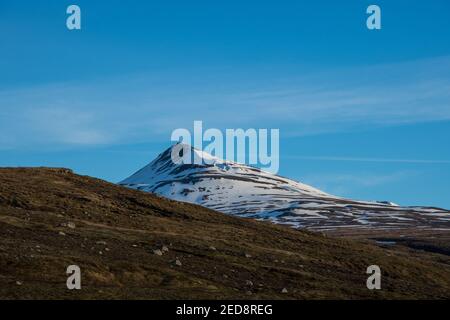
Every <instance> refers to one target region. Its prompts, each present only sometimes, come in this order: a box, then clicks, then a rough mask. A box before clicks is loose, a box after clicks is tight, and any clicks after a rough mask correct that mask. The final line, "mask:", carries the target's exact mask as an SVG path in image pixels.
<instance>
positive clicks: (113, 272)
mask: <svg viewBox="0 0 450 320" xmlns="http://www.w3.org/2000/svg"><path fill="white" fill-rule="evenodd" d="M68 222H72V223H74V224H75V226H76V227H75V228H74V229H71V228H69V227H67V226H66V224H67V223H68ZM60 232H63V233H64V234H65V235H61V234H59V233H60ZM162 245H166V246H168V248H169V252H168V253H166V254H164V255H162V256H158V255H155V254H153V250H155V249H159V248H161V246H162ZM211 246H214V247H215V248H216V250H213V249H212V248H210V247H211ZM246 255H247V256H246ZM248 255H251V257H248ZM176 259H178V260H179V261H180V262H181V263H182V265H181V266H179V265H176V264H175V260H176ZM71 264H77V265H79V266H80V267H81V270H82V290H79V291H69V290H67V288H66V285H65V282H66V274H65V270H66V267H67V266H68V265H71ZM371 264H377V265H379V266H380V267H381V269H382V274H383V278H382V290H379V291H370V290H368V289H367V288H366V277H367V275H366V274H365V271H366V268H367V266H369V265H371ZM248 281H251V283H250V282H248ZM283 288H286V289H287V290H288V292H287V293H282V292H281V291H282V289H283ZM449 297H450V266H449V265H448V264H446V263H444V262H439V261H438V260H437V259H428V256H427V254H426V253H424V254H415V255H414V256H410V255H408V253H407V252H404V251H392V250H384V249H381V248H378V247H376V246H372V245H370V244H367V243H363V242H361V241H350V240H343V239H338V238H332V237H326V236H323V235H319V234H314V233H310V232H304V231H298V230H293V229H290V228H288V227H284V226H276V225H273V224H270V223H268V222H258V221H253V220H246V219H240V218H236V217H230V216H227V215H224V214H221V213H217V212H214V211H212V210H208V209H204V208H202V207H199V206H195V205H190V204H186V203H180V202H175V201H170V200H166V199H162V198H159V197H156V196H154V195H151V194H146V193H142V192H139V191H133V190H128V189H125V188H122V187H119V186H116V185H114V184H110V183H107V182H104V181H101V180H98V179H93V178H90V177H83V176H78V175H75V174H73V173H71V172H70V171H68V170H64V169H0V298H3V299H4V298H7V299H15V298H26V299H34V298H50V299H60V298H76V299H78V298H82V299H94V298H105V299H109V298H122V299H128V298H130V299H131V298H133V299H140V298H145V299H181V298H192V299H196V298H205V299H209V298H211V299H218V298H228V299H239V298H251V299H253V298H255V299H268V298H280V299H304V298H314V299H323V298H327V299H329V298H337V299H340V298H362V299H367V298H377V299H379V298H449Z"/></svg>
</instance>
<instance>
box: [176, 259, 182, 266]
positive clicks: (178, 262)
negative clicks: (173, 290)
mask: <svg viewBox="0 0 450 320" xmlns="http://www.w3.org/2000/svg"><path fill="white" fill-rule="evenodd" d="M175 264H176V265H177V266H180V267H181V265H182V264H181V261H180V260H178V259H177V260H175Z"/></svg>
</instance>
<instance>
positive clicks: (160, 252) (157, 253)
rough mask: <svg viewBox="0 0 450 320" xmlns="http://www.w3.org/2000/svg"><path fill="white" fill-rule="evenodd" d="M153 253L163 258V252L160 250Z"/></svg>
mask: <svg viewBox="0 0 450 320" xmlns="http://www.w3.org/2000/svg"><path fill="white" fill-rule="evenodd" d="M153 253H154V254H156V255H157V256H162V255H163V253H162V251H161V250H159V249H156V250H153Z"/></svg>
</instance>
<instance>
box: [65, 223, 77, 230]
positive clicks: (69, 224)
mask: <svg viewBox="0 0 450 320" xmlns="http://www.w3.org/2000/svg"><path fill="white" fill-rule="evenodd" d="M76 227H77V226H76V225H75V223H73V222H68V223H67V228H70V229H75V228H76Z"/></svg>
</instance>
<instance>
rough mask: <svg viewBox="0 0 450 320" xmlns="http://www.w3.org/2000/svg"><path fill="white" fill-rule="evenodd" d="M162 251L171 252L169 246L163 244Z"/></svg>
mask: <svg viewBox="0 0 450 320" xmlns="http://www.w3.org/2000/svg"><path fill="white" fill-rule="evenodd" d="M161 251H162V252H169V248H167V246H162V248H161Z"/></svg>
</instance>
